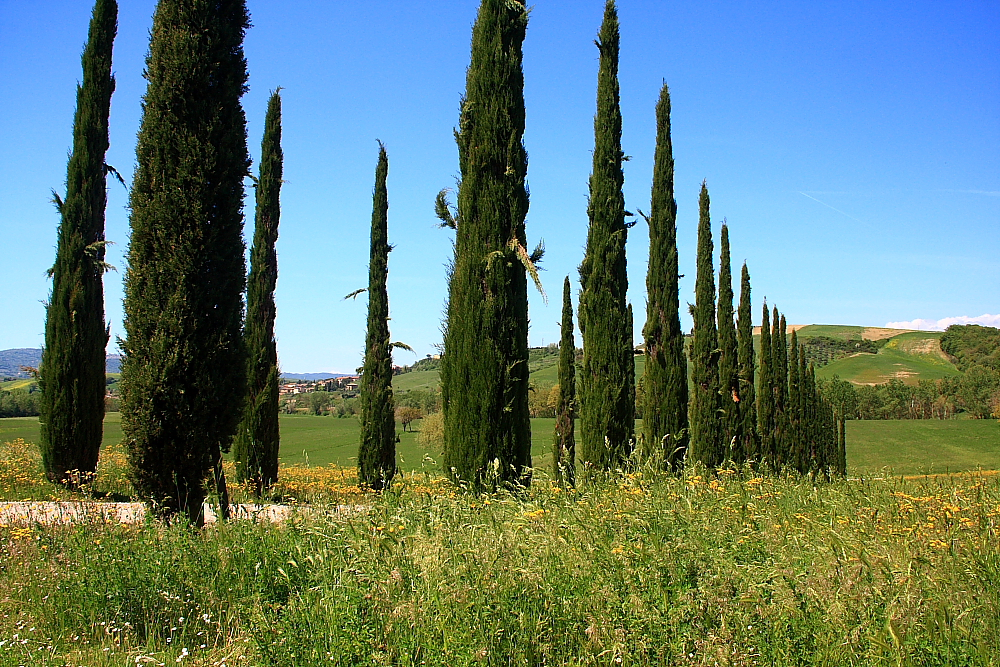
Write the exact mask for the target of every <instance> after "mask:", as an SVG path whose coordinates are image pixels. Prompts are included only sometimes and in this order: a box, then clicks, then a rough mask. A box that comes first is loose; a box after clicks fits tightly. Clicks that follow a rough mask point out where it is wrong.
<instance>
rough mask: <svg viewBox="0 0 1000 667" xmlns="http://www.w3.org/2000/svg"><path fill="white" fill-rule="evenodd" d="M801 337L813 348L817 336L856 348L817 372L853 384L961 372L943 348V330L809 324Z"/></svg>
mask: <svg viewBox="0 0 1000 667" xmlns="http://www.w3.org/2000/svg"><path fill="white" fill-rule="evenodd" d="M797 335H798V336H799V340H803V342H804V343H805V344H806V346H807V348H806V349H807V351H808V350H809V349H810V342H811V340H813V339H816V338H829V339H834V340H836V339H840V340H842V341H844V342H847V343H849V344H851V345H854V346H856V351H853V352H852V351H850V350H840V351H837V352H836V354H835V357H836V358H834V359H833V360H831V361H830V362H829V363H826V364H825V365H822V366H819V367H818V368H817V370H816V375H817V376H818V377H820V378H832V377H833V376H834V375H837V376H839V377H840V379H842V380H847V381H849V382H853V383H854V384H869V385H871V384H883V383H885V382H888V381H889V380H891V379H894V378H895V379H899V380H902V381H903V382H904V383H906V384H908V385H916V384H917V383H918V382H919V381H920V380H938V379H941V378H945V377H953V376H956V375H961V371H959V369H958V368H957V367H956V366H955V364H954V363H952V361H951V359H949V357H948V355H946V354H945V353H944V352H943V351H942V350H941V335H942V332H940V331H905V330H900V329H883V328H879V327H845V326H828V325H810V326H806V327H802V328H801V329H799V330H798V333H797Z"/></svg>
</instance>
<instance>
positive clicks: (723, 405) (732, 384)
mask: <svg viewBox="0 0 1000 667" xmlns="http://www.w3.org/2000/svg"><path fill="white" fill-rule="evenodd" d="M733 298H734V296H733V275H732V268H731V265H730V259H729V227H728V226H727V225H725V224H724V225H722V232H721V235H720V238H719V305H718V315H717V317H716V319H717V321H718V326H719V402H720V409H721V410H722V412H721V413H720V416H721V419H722V423H721V424H720V426H721V429H722V442H721V444H722V446H723V448H724V449H723V456H724V458H725V459H728V460H731V461H735V460H739V458H740V454H739V449H740V446H739V445H738V444H737V440H739V424H740V414H739V408H740V403H739V389H740V386H739V359H738V357H737V343H736V324H735V322H734V321H733ZM720 462H721V461H720Z"/></svg>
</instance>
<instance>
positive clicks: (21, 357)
mask: <svg viewBox="0 0 1000 667" xmlns="http://www.w3.org/2000/svg"><path fill="white" fill-rule="evenodd" d="M41 363H42V350H41V349H40V348H37V347H21V348H15V349H11V350H0V379H2V378H5V377H12V378H27V377H29V376H28V373H26V372H24V371H22V370H21V366H29V367H31V368H38V365H39V364H41ZM105 368H106V372H107V373H120V372H121V355H120V354H109V355H108V358H107V364H106V366H105Z"/></svg>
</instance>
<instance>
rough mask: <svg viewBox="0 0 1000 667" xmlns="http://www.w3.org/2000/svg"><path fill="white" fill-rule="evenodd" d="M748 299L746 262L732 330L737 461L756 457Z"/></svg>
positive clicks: (757, 447) (755, 414) (750, 324)
mask: <svg viewBox="0 0 1000 667" xmlns="http://www.w3.org/2000/svg"><path fill="white" fill-rule="evenodd" d="M751 308H752V304H751V301H750V271H749V270H748V269H747V265H746V262H744V263H743V271H742V274H741V276H740V308H739V316H738V318H737V324H736V333H737V338H738V340H739V343H738V344H739V350H738V356H739V391H738V395H739V399H740V404H739V414H740V425H739V429H738V431H739V449H738V451H737V454H738V456H739V458H737V461H739V462H740V463H742V462H743V461H746V460H747V459H755V460H759V459H760V451H759V440H758V438H757V398H756V392H755V391H754V386H755V385H754V380H755V378H754V366H755V362H754V349H753V315H752V312H751Z"/></svg>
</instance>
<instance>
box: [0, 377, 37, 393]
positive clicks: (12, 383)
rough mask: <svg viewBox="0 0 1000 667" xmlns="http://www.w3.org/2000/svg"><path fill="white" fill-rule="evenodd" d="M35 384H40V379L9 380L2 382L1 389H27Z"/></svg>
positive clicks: (0, 383)
mask: <svg viewBox="0 0 1000 667" xmlns="http://www.w3.org/2000/svg"><path fill="white" fill-rule="evenodd" d="M33 384H38V380H34V379H31V378H26V379H21V380H8V381H7V382H0V389H2V390H3V391H14V390H16V389H27V388H28V387H30V386H31V385H33Z"/></svg>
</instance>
